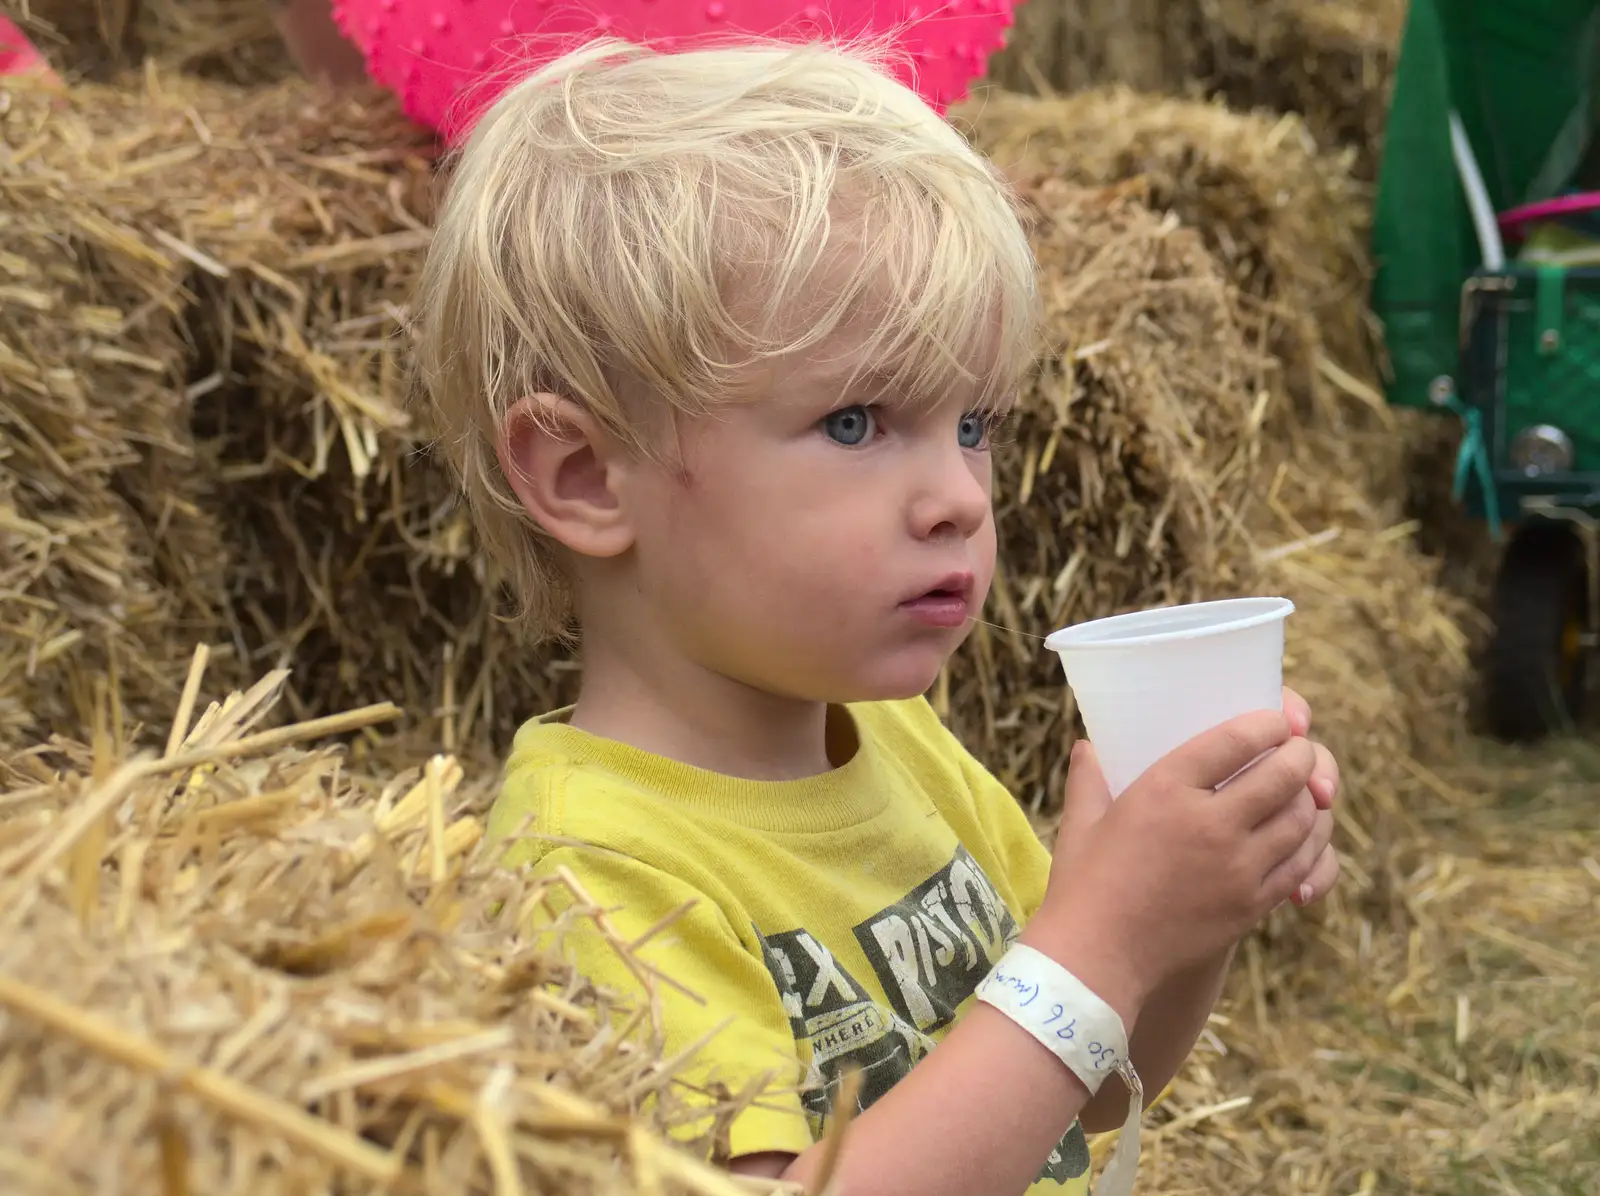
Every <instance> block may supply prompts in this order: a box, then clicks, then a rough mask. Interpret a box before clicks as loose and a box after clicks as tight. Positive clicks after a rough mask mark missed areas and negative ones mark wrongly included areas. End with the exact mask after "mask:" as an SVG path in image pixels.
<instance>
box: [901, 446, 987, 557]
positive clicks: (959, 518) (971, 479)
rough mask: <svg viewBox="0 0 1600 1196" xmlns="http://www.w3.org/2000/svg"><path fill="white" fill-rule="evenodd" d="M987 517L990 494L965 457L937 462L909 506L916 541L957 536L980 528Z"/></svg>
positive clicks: (963, 535)
mask: <svg viewBox="0 0 1600 1196" xmlns="http://www.w3.org/2000/svg"><path fill="white" fill-rule="evenodd" d="M988 515H989V491H988V488H987V487H985V486H984V484H983V482H982V481H981V480H980V479H979V478H978V476H977V475H976V474H975V473H974V472H973V467H972V465H971V463H970V462H969V461H968V460H967V458H966V455H965V454H960V455H956V456H955V457H954V459H953V460H951V459H946V460H943V461H940V462H939V464H938V466H937V467H936V468H935V469H934V470H933V471H932V472H930V474H929V475H928V476H927V478H926V484H925V485H924V487H923V488H922V490H921V493H919V494H918V495H917V497H916V499H915V500H914V501H913V502H912V504H911V524H912V533H913V534H914V535H916V536H917V538H918V539H923V540H927V539H933V538H935V537H937V536H960V537H962V538H963V539H965V538H966V537H967V536H971V535H974V534H975V533H976V532H977V531H978V529H979V528H981V527H982V526H983V521H984V519H986V518H987V517H988Z"/></svg>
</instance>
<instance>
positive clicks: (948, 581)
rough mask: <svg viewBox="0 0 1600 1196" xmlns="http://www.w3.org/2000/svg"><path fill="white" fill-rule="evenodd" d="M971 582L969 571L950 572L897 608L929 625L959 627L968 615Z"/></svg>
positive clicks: (969, 614) (969, 611)
mask: <svg viewBox="0 0 1600 1196" xmlns="http://www.w3.org/2000/svg"><path fill="white" fill-rule="evenodd" d="M972 581H973V578H972V574H970V573H951V574H949V575H947V576H945V577H942V578H940V579H939V582H938V584H937V585H935V586H933V587H932V588H931V589H927V590H924V591H923V592H922V593H921V594H918V595H917V596H916V597H915V598H909V599H907V600H906V601H905V602H902V603H901V604H900V609H901V610H903V611H905V612H906V613H907V614H908V615H910V616H911V617H912V618H913V619H915V620H916V621H917V622H919V623H923V624H926V625H927V626H929V627H960V626H962V625H963V624H965V623H966V621H967V619H968V618H970V617H971V606H972V602H971V595H972Z"/></svg>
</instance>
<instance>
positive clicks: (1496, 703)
mask: <svg viewBox="0 0 1600 1196" xmlns="http://www.w3.org/2000/svg"><path fill="white" fill-rule="evenodd" d="M1494 621H1495V632H1494V638H1493V640H1492V641H1491V642H1490V645H1489V654H1488V661H1487V669H1486V673H1487V677H1486V680H1487V683H1488V694H1487V698H1488V702H1487V706H1488V715H1489V724H1490V729H1491V730H1492V731H1493V733H1494V734H1495V735H1497V736H1499V737H1500V738H1502V739H1509V740H1521V741H1528V740H1535V739H1542V738H1544V737H1545V736H1547V735H1550V734H1559V733H1561V732H1563V731H1568V730H1571V729H1572V727H1573V726H1574V724H1575V723H1576V722H1577V720H1578V717H1579V715H1580V714H1581V713H1582V711H1583V704H1584V691H1585V687H1586V684H1587V668H1586V666H1587V658H1588V647H1587V644H1586V638H1587V636H1586V633H1587V631H1588V629H1589V628H1588V623H1589V576H1588V567H1587V564H1586V561H1585V555H1584V550H1583V541H1582V539H1581V538H1580V537H1579V536H1578V534H1577V532H1575V531H1574V530H1573V529H1572V528H1571V527H1570V526H1569V525H1567V524H1564V523H1557V522H1538V523H1530V524H1527V525H1526V526H1524V527H1522V528H1521V529H1519V530H1518V532H1517V534H1516V536H1515V537H1514V538H1513V539H1512V541H1511V543H1510V545H1509V546H1508V547H1507V549H1506V553H1505V556H1504V558H1503V559H1502V560H1501V562H1500V573H1499V576H1498V577H1497V578H1496V579H1495V594H1494Z"/></svg>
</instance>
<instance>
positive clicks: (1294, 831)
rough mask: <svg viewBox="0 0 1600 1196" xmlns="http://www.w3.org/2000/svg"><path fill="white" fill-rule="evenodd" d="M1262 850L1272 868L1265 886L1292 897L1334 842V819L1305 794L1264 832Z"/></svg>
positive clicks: (1281, 813) (1267, 870) (1302, 792)
mask: <svg viewBox="0 0 1600 1196" xmlns="http://www.w3.org/2000/svg"><path fill="white" fill-rule="evenodd" d="M1261 833H1262V835H1263V837H1264V842H1263V844H1262V849H1263V851H1264V852H1265V856H1266V859H1267V860H1268V862H1269V866H1268V868H1267V869H1266V886H1267V889H1268V890H1269V891H1270V892H1274V893H1278V894H1280V895H1281V896H1282V897H1293V896H1294V895H1295V894H1296V892H1297V891H1298V890H1299V888H1300V886H1301V885H1302V884H1304V883H1305V882H1306V881H1307V880H1309V879H1310V877H1311V874H1312V872H1313V871H1314V870H1315V868H1316V866H1317V861H1318V860H1319V859H1321V857H1322V853H1323V852H1325V851H1326V850H1327V849H1328V845H1329V844H1330V843H1332V842H1333V815H1331V814H1329V813H1328V812H1327V811H1325V810H1319V809H1317V808H1316V805H1315V804H1314V803H1313V802H1312V800H1311V796H1310V794H1308V793H1306V792H1304V791H1303V790H1302V791H1301V793H1300V794H1299V795H1298V796H1297V797H1296V799H1295V800H1294V801H1293V802H1291V803H1290V804H1289V805H1288V806H1287V807H1286V808H1285V809H1283V810H1281V811H1279V813H1278V814H1277V815H1275V816H1274V817H1273V818H1272V820H1270V821H1269V822H1268V823H1267V824H1266V825H1265V826H1263V827H1262V828H1261Z"/></svg>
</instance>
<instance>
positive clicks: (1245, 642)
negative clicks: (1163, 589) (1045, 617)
mask: <svg viewBox="0 0 1600 1196" xmlns="http://www.w3.org/2000/svg"><path fill="white" fill-rule="evenodd" d="M1293 612H1294V603H1292V602H1290V601H1289V600H1288V599H1287V598H1230V599H1226V600H1224V601H1221V602H1196V603H1190V604H1188V605H1186V606H1165V607H1158V608H1156V609H1154V610H1144V611H1137V612H1135V613H1133V614H1127V615H1115V616H1113V617H1111V618H1109V619H1096V620H1094V621H1092V622H1089V623H1080V624H1078V625H1077V626H1074V627H1068V628H1065V629H1064V630H1061V631H1057V632H1056V633H1055V634H1053V635H1051V636H1050V637H1049V638H1048V639H1046V640H1045V642H1044V643H1045V647H1046V648H1048V649H1050V650H1051V651H1053V652H1055V653H1056V654H1057V655H1059V656H1060V657H1061V666H1062V668H1063V669H1064V670H1065V671H1066V674H1067V684H1068V685H1069V686H1071V687H1072V692H1073V696H1074V697H1076V699H1077V702H1078V709H1079V710H1080V711H1081V712H1082V713H1083V722H1084V728H1085V729H1086V730H1087V731H1088V733H1089V740H1090V742H1091V743H1093V744H1094V748H1095V754H1096V755H1097V756H1098V757H1099V758H1100V766H1101V768H1102V769H1103V770H1104V772H1105V777H1106V783H1107V784H1109V785H1110V786H1111V795H1112V796H1113V797H1116V796H1117V795H1119V794H1121V793H1122V791H1123V790H1124V789H1126V788H1127V787H1128V786H1129V785H1130V784H1132V783H1133V782H1134V781H1135V780H1136V779H1137V778H1138V777H1139V776H1140V775H1141V774H1142V773H1143V772H1144V771H1145V770H1146V769H1147V768H1149V767H1150V766H1151V765H1152V764H1154V763H1155V762H1156V761H1157V760H1159V759H1161V758H1162V757H1163V756H1165V755H1166V754H1167V753H1169V752H1171V751H1172V750H1174V749H1175V748H1178V747H1180V746H1182V745H1183V744H1185V743H1187V742H1189V740H1191V739H1193V738H1194V737H1195V736H1196V735H1199V734H1201V733H1202V732H1205V731H1209V730H1211V728H1213V727H1216V726H1218V725H1219V724H1221V723H1225V722H1227V721H1228V720H1229V719H1232V718H1237V717H1238V716H1239V715H1241V714H1249V713H1252V712H1254V711H1257V710H1281V709H1283V632H1284V621H1285V620H1286V619H1287V618H1288V617H1289V615H1291V614H1292V613H1293Z"/></svg>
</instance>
